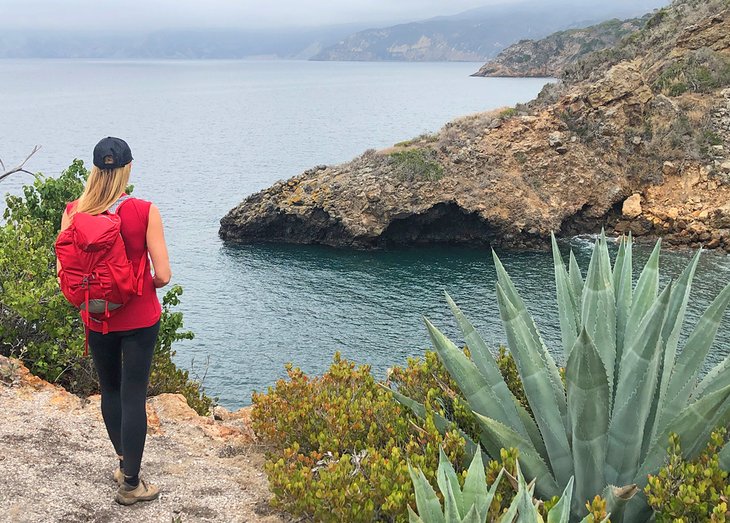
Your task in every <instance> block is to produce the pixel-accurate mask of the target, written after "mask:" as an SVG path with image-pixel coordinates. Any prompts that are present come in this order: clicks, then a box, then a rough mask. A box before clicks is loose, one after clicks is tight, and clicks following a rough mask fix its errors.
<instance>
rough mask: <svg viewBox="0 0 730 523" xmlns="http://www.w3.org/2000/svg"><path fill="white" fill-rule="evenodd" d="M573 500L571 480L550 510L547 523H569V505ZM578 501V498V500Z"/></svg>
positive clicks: (571, 479)
mask: <svg viewBox="0 0 730 523" xmlns="http://www.w3.org/2000/svg"><path fill="white" fill-rule="evenodd" d="M572 499H573V478H570V481H568V484H567V485H566V486H565V490H563V495H562V496H560V500H559V501H558V502H557V503H556V504H555V506H553V508H551V509H550V511H549V512H548V515H547V523H570V504H571V503H572ZM579 499H580V498H579Z"/></svg>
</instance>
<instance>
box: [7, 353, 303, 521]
mask: <svg viewBox="0 0 730 523" xmlns="http://www.w3.org/2000/svg"><path fill="white" fill-rule="evenodd" d="M0 406H1V408H2V417H0V520H2V521H9V522H10V521H12V522H13V523H25V522H27V523H31V522H32V523H36V522H41V521H68V522H72V521H73V522H75V521H79V522H81V521H89V522H91V521H94V522H107V521H114V522H139V521H144V522H150V523H154V522H159V523H170V521H184V522H186V523H188V522H194V521H224V522H234V521H237V522H254V521H261V522H267V523H275V522H281V521H288V520H289V519H288V518H286V517H284V516H282V515H279V514H276V513H274V512H273V511H272V510H271V509H270V508H269V506H268V499H269V497H270V494H269V492H268V484H267V481H266V477H265V475H264V473H263V462H264V456H263V452H262V451H261V450H260V449H259V447H258V446H257V445H256V444H255V441H254V439H253V438H254V436H253V432H252V431H251V428H250V423H249V422H248V415H249V413H248V409H244V410H242V411H238V412H237V413H228V416H227V419H226V421H216V420H214V419H213V417H205V416H199V415H198V414H197V413H196V412H195V411H194V410H192V409H191V408H190V407H188V405H187V403H186V401H185V399H184V398H183V396H181V395H178V394H162V395H160V396H156V397H153V398H150V399H149V401H148V403H147V417H148V435H147V445H146V448H145V456H144V459H143V463H142V473H143V476H144V477H146V478H148V479H149V480H150V481H152V482H154V483H155V484H157V485H158V486H159V487H160V488H161V495H160V498H159V499H158V500H156V501H152V502H148V503H139V504H137V505H135V506H134V507H122V506H120V505H117V504H116V503H115V502H114V501H113V498H114V493H115V492H116V484H115V483H114V482H113V479H112V472H113V471H114V468H115V467H116V463H117V462H116V457H115V454H114V450H113V448H112V446H111V443H109V440H108V438H107V435H106V430H105V428H104V423H103V421H102V418H101V409H100V401H99V397H98V396H92V397H90V398H88V399H81V398H79V397H77V396H74V395H73V394H70V393H68V392H66V391H65V390H64V389H63V388H61V387H58V386H55V385H52V384H50V383H47V382H45V381H43V380H41V379H40V378H38V377H36V376H33V375H31V374H30V373H29V372H28V370H27V369H26V368H25V367H24V366H23V365H22V364H21V363H20V362H18V361H17V360H13V359H8V358H5V357H2V356H0Z"/></svg>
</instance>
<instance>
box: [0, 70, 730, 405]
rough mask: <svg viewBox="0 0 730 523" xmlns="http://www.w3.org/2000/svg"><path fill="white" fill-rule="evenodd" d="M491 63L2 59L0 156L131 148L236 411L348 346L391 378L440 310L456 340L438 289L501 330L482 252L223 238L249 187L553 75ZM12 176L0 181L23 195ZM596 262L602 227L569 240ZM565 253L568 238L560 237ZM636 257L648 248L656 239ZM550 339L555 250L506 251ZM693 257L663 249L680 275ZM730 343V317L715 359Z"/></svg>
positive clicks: (53, 163)
mask: <svg viewBox="0 0 730 523" xmlns="http://www.w3.org/2000/svg"><path fill="white" fill-rule="evenodd" d="M479 65H480V64H464V63H458V64H443V63H438V64H434V63H428V64H403V63H328V62H258V61H252V62H245V61H235V62H234V61H230V62H228V61H200V62H195V61H180V62H173V61H169V62H159V61H138V62H127V61H39V60H36V61H12V60H10V61H0V78H2V82H0V158H2V159H3V160H5V163H6V164H8V163H15V162H16V161H18V160H20V159H21V158H22V157H24V156H25V154H26V153H27V152H29V151H30V149H31V148H32V146H33V145H35V144H40V145H42V146H43V149H42V150H41V151H40V152H39V153H38V154H37V155H36V157H34V158H33V159H32V160H31V162H30V163H29V168H30V169H31V170H33V171H42V172H43V173H45V174H47V175H53V176H55V175H57V174H58V173H60V171H61V170H62V169H63V168H64V167H65V166H67V165H68V164H69V163H70V161H71V160H72V159H73V158H82V159H84V160H86V161H87V163H88V162H89V159H90V155H91V150H92V148H93V146H94V144H95V143H96V142H97V141H98V140H99V138H101V137H103V136H107V135H115V136H121V137H123V138H125V139H126V140H127V141H128V142H129V143H130V145H131V147H132V151H133V153H134V157H135V161H134V169H133V183H134V185H135V195H137V196H139V197H141V198H145V199H150V200H153V201H154V202H155V203H156V204H157V205H158V206H159V207H160V209H161V212H162V214H163V217H164V219H165V223H166V226H167V238H168V243H169V246H170V251H171V257H172V262H173V272H174V281H175V283H180V284H181V285H183V287H184V288H185V294H184V296H183V303H182V306H181V309H182V310H183V312H184V313H185V323H186V326H187V327H188V328H190V329H191V330H193V331H194V332H195V334H196V339H195V340H193V341H190V342H184V343H181V344H180V345H179V347H178V354H177V361H178V363H179V364H181V365H182V366H185V367H187V368H190V367H191V363H192V362H193V360H194V364H193V365H192V367H193V373H202V372H203V370H204V368H205V367H206V362H207V376H206V378H205V385H206V387H207V389H208V391H209V392H210V393H212V394H214V395H218V396H219V397H220V401H221V403H222V404H223V405H225V406H228V407H239V406H242V405H246V404H248V403H250V395H251V391H252V390H265V389H266V387H267V386H269V385H272V384H273V383H274V381H275V380H276V379H277V378H279V377H281V376H283V375H284V370H283V369H284V364H285V363H286V362H293V363H294V364H296V365H298V366H300V367H302V368H303V369H304V370H306V371H307V372H312V373H320V372H322V371H324V370H325V369H326V367H327V366H328V364H329V362H330V360H331V358H332V355H333V353H334V352H335V351H338V350H339V351H341V352H342V353H343V354H344V355H345V356H346V357H348V358H351V359H353V360H355V361H357V362H361V363H370V364H372V365H373V367H374V369H375V370H376V371H377V372H378V373H381V374H382V372H383V371H384V369H386V368H387V367H389V366H392V365H395V364H400V363H403V362H404V361H405V359H406V357H408V356H416V355H420V354H422V353H423V350H424V349H426V348H427V347H428V346H429V341H428V338H427V335H426V332H425V328H424V327H423V323H422V319H421V318H422V316H423V315H426V316H428V317H429V318H430V319H431V320H432V321H433V322H434V323H435V324H436V325H438V326H440V327H442V328H443V329H445V330H446V331H447V332H448V333H449V334H452V335H453V336H454V337H455V338H456V339H457V340H458V336H457V335H456V329H455V325H454V323H453V320H452V319H451V317H450V314H449V312H448V307H447V306H446V304H445V302H444V300H443V294H442V293H443V290H448V292H449V293H450V294H451V295H452V296H453V297H454V299H455V300H456V301H457V303H459V304H460V305H461V306H462V308H463V309H464V310H465V312H466V313H467V314H468V315H469V316H470V317H471V319H472V321H473V322H474V323H475V324H476V325H477V326H478V327H479V328H480V330H481V332H482V333H483V335H484V337H485V338H486V339H487V340H488V341H489V342H491V343H492V344H494V345H497V344H499V343H500V342H503V341H504V334H503V331H502V328H501V326H500V324H499V322H498V312H497V308H496V303H495V299H494V281H495V274H494V266H493V264H492V262H491V255H490V253H489V252H488V251H486V250H476V249H466V248H454V247H446V246H444V247H432V248H419V249H402V250H391V251H385V252H368V253H363V252H350V251H339V250H334V249H329V248H320V247H301V246H286V245H282V246H248V247H240V248H228V247H224V246H223V245H222V244H221V242H220V241H219V239H218V235H217V232H218V220H219V219H220V218H221V217H222V216H223V215H224V214H225V213H226V212H227V211H228V210H229V209H230V208H231V207H233V206H234V205H236V204H237V203H238V202H240V201H241V200H242V199H243V198H244V197H245V196H246V195H248V194H250V193H253V192H256V191H258V190H260V189H262V188H264V187H267V186H269V185H271V184H272V183H273V182H275V181H276V180H279V179H285V178H288V177H290V176H293V175H296V174H299V173H300V172H301V171H302V170H304V169H306V168H308V167H311V166H313V165H316V164H323V163H324V164H332V163H340V162H344V161H347V160H349V159H350V158H352V157H354V156H356V155H357V154H359V153H361V152H362V151H363V150H365V149H367V148H371V147H372V148H381V147H385V146H389V145H392V144H393V143H395V142H398V141H400V140H403V139H407V138H409V137H413V136H415V135H418V134H420V133H423V132H429V131H435V130H437V129H439V128H440V127H441V126H442V125H443V124H444V123H446V122H447V121H448V120H450V119H452V118H455V117H457V116H460V115H465V114H468V113H473V112H477V111H482V110H487V109H493V108H496V107H501V106H507V105H513V104H515V103H516V102H521V101H522V102H524V101H527V100H529V99H531V98H533V97H534V96H535V95H536V94H537V93H538V92H539V90H540V88H541V87H542V85H543V84H544V83H545V80H540V79H487V78H470V77H469V76H468V75H469V74H470V73H472V72H474V71H475V70H476V69H477V68H478V66H479ZM23 176H24V175H16V176H15V177H13V178H10V179H9V180H6V181H5V182H3V183H2V185H1V186H0V190H2V192H6V191H12V192H17V191H18V189H19V188H20V185H21V184H22V183H24V182H27V181H28V179H27V178H24V177H23ZM571 244H572V246H573V248H574V249H576V251H577V254H578V258H579V261H580V263H581V265H582V266H583V267H584V269H585V267H587V256H588V254H589V249H590V240H589V239H580V238H576V239H573V240H572V241H571ZM565 248H566V252H567V248H568V245H567V244H566V245H565ZM637 251H638V252H637V253H636V258H638V260H639V261H643V260H645V259H646V256H647V255H648V252H647V249H646V248H638V249H637ZM501 256H502V260H503V262H504V263H505V265H506V266H507V268H508V270H509V271H510V272H511V273H512V275H513V278H514V279H515V281H516V284H517V286H518V288H519V289H520V290H521V291H523V293H524V296H525V297H526V299H527V301H528V304H529V306H530V309H531V311H532V312H533V314H534V315H535V318H536V321H537V323H538V324H539V326H540V328H541V329H542V332H543V336H544V338H545V341H546V343H547V344H548V345H549V346H551V347H552V348H554V352H555V353H556V354H557V353H559V351H560V349H559V328H558V323H557V313H556V310H555V306H554V288H553V287H554V286H553V283H552V262H551V258H550V257H549V255H548V254H545V253H501ZM688 259H689V254H687V253H682V252H678V253H677V252H675V253H667V254H665V256H664V257H663V261H662V265H663V270H664V271H665V273H666V274H667V276H668V277H674V276H676V275H678V274H679V273H680V272H681V269H682V268H683V266H684V264H685V263H686V262H687V261H688ZM728 274H730V258H728V257H727V256H724V255H718V254H714V253H707V254H705V255H704V257H703V259H702V261H701V263H700V269H699V271H698V276H699V278H698V282H697V284H696V285H695V287H694V289H693V299H694V301H693V306H692V307H691V310H690V311H689V313H688V314H689V316H691V317H694V318H696V317H697V316H698V314H700V313H701V310H702V308H703V307H705V306H706V305H707V304H708V303H709V302H710V301H711V299H712V298H713V297H714V295H715V294H716V293H717V292H718V291H719V289H720V288H721V285H724V284H725V283H726V281H727V279H728ZM728 353H730V322H729V321H728V319H727V318H726V319H725V322H724V324H723V327H722V332H721V335H720V338H719V339H718V341H717V343H716V346H715V348H714V350H713V353H712V359H713V361H715V362H717V361H719V360H720V359H721V358H722V357H724V356H725V355H727V354H728Z"/></svg>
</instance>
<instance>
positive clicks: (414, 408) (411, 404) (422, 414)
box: [380, 383, 499, 465]
mask: <svg viewBox="0 0 730 523" xmlns="http://www.w3.org/2000/svg"><path fill="white" fill-rule="evenodd" d="M380 386H381V387H383V388H384V389H386V390H388V391H390V393H391V394H392V395H393V397H394V398H395V399H396V401H398V403H400V404H401V405H403V406H405V407H407V408H409V409H411V412H413V414H415V415H416V416H418V417H419V418H421V419H425V418H426V407H425V406H424V405H423V404H422V403H419V402H417V401H416V400H414V399H411V398H409V397H408V396H404V395H403V394H401V393H400V392H398V391H396V390H393V389H391V388H389V387H386V386H385V385H383V384H382V383H381V384H380ZM433 421H434V425H436V429H437V430H438V431H439V432H440V433H441V434H445V433H446V432H447V431H448V430H451V429H452V426H454V423H452V422H451V421H449V420H447V419H446V418H444V417H443V416H441V415H440V414H439V413H437V412H434V413H433ZM455 429H456V430H458V432H459V436H461V437H462V438H463V439H464V442H465V445H464V454H465V458H466V459H471V458H472V457H473V456H474V455H475V454H477V453H478V454H483V456H482V459H484V458H486V459H487V460H488V459H489V456H488V455H487V454H484V451H483V450H482V448H481V446H479V444H477V443H475V442H474V440H472V439H471V438H470V437H469V436H467V434H466V432H464V431H463V430H461V429H460V428H458V427H455ZM494 451H495V454H494V455H495V456H499V448H495V449H494ZM464 465H466V463H464Z"/></svg>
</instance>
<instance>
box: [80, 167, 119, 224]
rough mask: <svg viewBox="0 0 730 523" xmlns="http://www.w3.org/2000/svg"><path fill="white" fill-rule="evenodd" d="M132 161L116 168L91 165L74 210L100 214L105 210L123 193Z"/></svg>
mask: <svg viewBox="0 0 730 523" xmlns="http://www.w3.org/2000/svg"><path fill="white" fill-rule="evenodd" d="M131 171H132V162H130V163H128V164H127V165H125V166H123V167H118V168H116V169H99V168H98V167H97V166H96V165H94V166H92V167H91V174H89V179H88V180H86V187H84V192H83V193H82V194H81V198H79V201H78V203H77V204H76V209H75V210H74V211H75V212H85V213H88V214H101V213H103V212H104V211H106V210H107V209H108V208H109V207H111V206H112V204H113V203H114V202H115V201H117V199H118V198H119V197H120V196H121V195H122V193H124V190H125V189H126V188H127V185H129V175H130V173H131Z"/></svg>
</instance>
